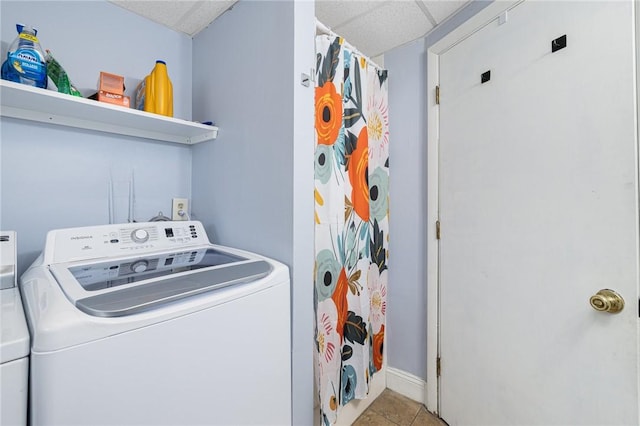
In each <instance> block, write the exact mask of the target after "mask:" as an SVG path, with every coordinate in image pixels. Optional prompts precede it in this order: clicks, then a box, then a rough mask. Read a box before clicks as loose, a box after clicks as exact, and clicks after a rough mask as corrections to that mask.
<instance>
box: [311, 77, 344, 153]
mask: <svg viewBox="0 0 640 426" xmlns="http://www.w3.org/2000/svg"><path fill="white" fill-rule="evenodd" d="M340 127H342V96H340V94H338V93H337V92H336V86H334V84H333V83H332V82H330V81H327V82H325V83H324V85H323V86H322V87H316V133H317V135H318V143H319V144H322V145H331V144H333V143H334V142H335V141H336V139H337V138H338V133H339V132H340Z"/></svg>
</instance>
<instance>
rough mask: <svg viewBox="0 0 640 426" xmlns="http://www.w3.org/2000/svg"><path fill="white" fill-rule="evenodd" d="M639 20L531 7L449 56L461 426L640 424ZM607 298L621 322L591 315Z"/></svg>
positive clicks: (448, 366) (443, 244)
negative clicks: (613, 300) (608, 293)
mask: <svg viewBox="0 0 640 426" xmlns="http://www.w3.org/2000/svg"><path fill="white" fill-rule="evenodd" d="M633 8H634V6H633V3H632V2H630V1H624V2H623V1H617V2H581V3H578V2H547V1H539V2H529V1H526V2H524V3H521V4H520V5H518V6H516V7H515V8H514V9H512V10H511V11H510V12H509V13H508V19H507V22H506V23H502V24H500V23H499V22H498V21H494V22H492V23H491V24H489V25H488V26H486V27H485V28H483V29H482V30H480V31H478V32H476V33H475V34H474V35H472V36H471V37H469V38H467V39H466V40H464V41H462V42H461V43H459V44H457V45H456V46H454V47H453V48H451V49H450V50H448V51H447V52H445V53H444V54H442V55H441V56H440V69H439V75H440V86H441V97H440V99H441V100H440V144H439V149H440V163H439V173H440V176H439V194H440V200H439V208H440V220H441V224H442V228H441V229H442V231H441V235H442V237H441V240H440V282H439V295H440V357H441V376H440V382H439V391H440V394H439V395H440V401H439V403H440V407H439V412H440V415H441V416H442V418H443V419H444V420H445V421H447V422H448V423H449V424H450V425H452V426H453V425H582V424H590V425H638V423H639V418H638V416H639V414H638V404H639V403H638V396H639V395H638V374H639V371H638V370H639V357H638V350H639V349H638V348H639V346H638V343H639V340H640V339H639V336H640V334H639V319H638V295H639V290H638V288H639V287H638V282H639V277H638V273H639V272H638V269H639V268H638V262H639V252H638V175H637V170H638V168H637V159H638V152H637V140H636V120H637V109H636V91H635V90H636V88H635V83H634V81H635V78H636V74H635V73H636V71H635V62H634V61H635V59H634V48H635V45H634V37H635V35H634V10H633ZM563 35H566V41H567V43H566V47H564V48H562V49H560V50H557V51H556V52H555V53H552V48H551V46H552V41H553V40H555V39H557V38H560V37H561V36H563ZM557 45H558V46H561V45H562V40H558V41H557ZM487 71H490V78H489V79H488V81H486V82H484V83H482V82H481V81H482V77H481V76H482V74H484V73H485V72H487ZM601 289H612V290H615V291H616V292H617V293H618V294H619V295H621V296H622V297H623V298H624V300H625V302H626V305H625V307H624V309H623V310H622V311H621V312H619V313H608V312H600V311H596V310H595V309H594V308H593V307H592V306H591V305H590V297H591V296H592V295H594V294H596V293H597V292H598V291H599V290H601ZM596 303H597V302H596Z"/></svg>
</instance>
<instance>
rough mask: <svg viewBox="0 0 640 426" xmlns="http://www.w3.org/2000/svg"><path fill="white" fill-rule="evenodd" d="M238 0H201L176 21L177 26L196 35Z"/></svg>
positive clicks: (187, 32)
mask: <svg viewBox="0 0 640 426" xmlns="http://www.w3.org/2000/svg"><path fill="white" fill-rule="evenodd" d="M236 1H237V0H228V1H222V0H216V1H199V2H197V5H196V7H194V8H192V9H191V10H190V12H189V13H187V14H185V15H184V16H183V17H182V19H180V20H179V21H178V22H176V26H175V28H176V29H177V30H178V31H182V32H183V33H185V34H189V35H190V36H194V35H196V34H198V33H199V32H200V31H202V30H203V29H204V28H206V27H207V25H209V24H210V23H211V22H213V20H214V19H216V18H217V17H218V16H220V15H222V14H223V13H224V12H226V11H227V10H228V9H229V8H230V7H231V6H233V5H234V4H235V3H236Z"/></svg>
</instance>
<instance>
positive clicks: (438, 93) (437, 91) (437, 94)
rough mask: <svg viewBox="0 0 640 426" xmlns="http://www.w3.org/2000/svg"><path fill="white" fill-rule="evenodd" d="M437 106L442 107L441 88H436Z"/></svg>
mask: <svg viewBox="0 0 640 426" xmlns="http://www.w3.org/2000/svg"><path fill="white" fill-rule="evenodd" d="M436 105H440V86H436Z"/></svg>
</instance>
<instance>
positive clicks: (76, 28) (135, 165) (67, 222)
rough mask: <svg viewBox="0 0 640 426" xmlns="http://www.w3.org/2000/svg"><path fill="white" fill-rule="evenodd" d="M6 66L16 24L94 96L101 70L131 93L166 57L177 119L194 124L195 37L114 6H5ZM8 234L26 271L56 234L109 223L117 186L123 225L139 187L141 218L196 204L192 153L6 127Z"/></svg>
mask: <svg viewBox="0 0 640 426" xmlns="http://www.w3.org/2000/svg"><path fill="white" fill-rule="evenodd" d="M0 12H1V13H0V14H1V18H0V19H1V21H0V22H1V25H0V34H1V41H2V60H4V59H5V58H6V50H7V47H8V45H9V44H10V43H11V42H12V41H13V39H14V38H15V36H16V31H15V24H16V23H18V22H19V23H25V24H29V25H32V26H34V27H36V28H37V29H38V37H39V39H40V41H41V44H42V47H43V48H45V49H47V48H48V49H51V50H52V52H53V53H54V55H55V56H56V58H57V59H58V60H59V61H60V62H61V64H62V65H63V67H64V68H65V69H66V70H67V72H68V74H69V75H70V77H71V79H72V81H73V82H74V83H75V84H76V85H77V86H78V88H79V89H80V90H81V91H82V92H83V93H84V94H85V95H87V94H89V92H91V91H92V90H93V91H95V88H96V85H97V81H98V76H99V73H100V71H108V72H113V73H116V74H121V75H124V76H125V77H126V82H125V84H126V86H127V93H128V94H131V93H132V92H133V90H134V89H135V85H136V84H137V83H138V81H140V79H141V78H142V77H144V76H145V75H146V74H148V73H149V71H150V70H151V69H152V68H153V65H154V63H155V60H156V59H165V60H166V61H167V67H168V69H169V75H170V77H171V79H172V80H173V84H174V108H175V111H176V116H178V117H181V118H191V105H192V104H191V57H192V55H191V52H192V45H191V39H190V38H189V37H187V36H186V35H183V34H180V33H177V32H174V31H171V30H168V29H166V28H165V27H162V26H160V25H158V24H155V23H153V22H150V21H148V20H147V19H144V18H141V17H139V16H137V15H134V14H132V13H131V12H128V11H125V10H124V9H121V8H119V7H117V6H115V5H113V4H110V3H107V2H103V1H100V2H96V1H91V2H72V1H46V2H30V1H6V0H3V1H1V2H0ZM0 126H1V128H0V136H1V140H0V165H1V167H2V170H1V172H0V190H1V193H0V196H1V197H0V203H1V206H0V229H4V230H8V229H12V230H16V231H17V232H18V262H19V265H18V266H19V273H22V271H24V269H26V267H28V266H29V265H30V264H31V262H32V261H33V260H34V259H35V257H36V256H37V254H38V253H39V252H40V250H41V249H42V245H43V243H44V238H45V235H46V232H47V231H48V230H50V229H55V228H63V227H73V226H84V225H95V224H104V223H108V220H109V217H108V201H107V200H108V182H109V179H110V177H111V176H113V178H114V181H115V182H116V185H115V190H116V194H115V195H116V203H117V207H118V209H117V211H116V218H117V219H119V221H123V220H126V218H127V193H128V190H127V185H126V181H127V180H128V179H129V177H130V176H131V174H132V173H133V175H134V181H135V198H136V204H135V211H134V213H135V219H136V220H139V221H141V220H148V219H149V218H151V217H152V216H154V215H155V214H157V212H158V210H162V211H164V212H165V213H167V214H168V213H169V212H170V210H171V198H172V197H177V196H180V197H190V196H191V158H192V157H191V150H190V148H189V147H188V146H184V145H175V144H169V143H160V142H151V141H148V140H144V139H137V138H131V137H124V136H116V135H109V134H106V133H100V132H93V131H85V130H77V129H71V128H65V127H57V126H51V125H46V124H36V123H33V122H27V121H22V120H16V119H10V118H2V119H0Z"/></svg>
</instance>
